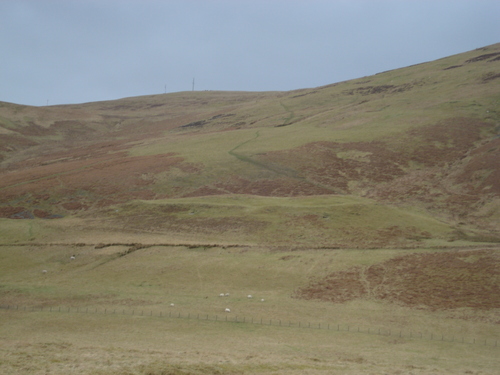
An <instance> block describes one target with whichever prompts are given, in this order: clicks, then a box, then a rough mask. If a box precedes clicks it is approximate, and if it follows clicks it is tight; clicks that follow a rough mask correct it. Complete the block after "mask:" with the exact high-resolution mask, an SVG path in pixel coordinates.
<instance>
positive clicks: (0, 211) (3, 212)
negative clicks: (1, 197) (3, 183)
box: [0, 207, 25, 218]
mask: <svg viewBox="0 0 500 375" xmlns="http://www.w3.org/2000/svg"><path fill="white" fill-rule="evenodd" d="M23 211H25V208H24V207H0V217H3V218H9V217H11V216H12V215H15V214H18V213H20V212H23Z"/></svg>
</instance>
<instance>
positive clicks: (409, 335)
mask: <svg viewBox="0 0 500 375" xmlns="http://www.w3.org/2000/svg"><path fill="white" fill-rule="evenodd" d="M0 309H4V310H14V311H26V312H60V313H76V314H104V315H128V316H149V317H160V318H175V319H197V320H208V321H216V322H227V323H240V324H259V325H268V326H275V327H294V328H304V329H322V330H330V331H337V332H351V333H364V334H373V335H380V336H391V337H399V338H406V339H422V340H432V341H443V342H454V343H463V344H476V345H486V346H494V347H498V339H476V338H473V339H465V337H464V336H457V335H445V334H442V333H439V334H435V333H426V334H423V333H422V332H413V331H403V330H401V329H395V330H392V329H386V328H375V329H373V328H362V327H360V326H352V325H348V324H332V323H312V322H306V323H304V322H300V321H299V322H292V321H290V320H287V321H285V320H281V319H264V318H258V319H254V318H253V317H250V318H248V317H245V316H243V317H238V316H237V315H234V316H232V315H230V314H227V313H226V314H223V315H210V314H191V313H181V312H172V311H169V312H164V311H159V312H158V311H156V312H153V310H149V311H147V310H144V309H133V310H126V309H116V308H113V309H108V308H104V309H103V308H101V309H99V308H88V307H85V308H80V307H62V306H59V307H45V308H44V307H35V306H31V307H29V306H17V305H0Z"/></svg>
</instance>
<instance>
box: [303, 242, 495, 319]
mask: <svg viewBox="0 0 500 375" xmlns="http://www.w3.org/2000/svg"><path fill="white" fill-rule="evenodd" d="M294 296H295V297H296V298H303V299H319V300H323V301H330V302H334V303H343V302H347V301H351V300H354V299H357V298H368V299H379V300H385V301H389V302H394V303H398V304H402V305H406V306H409V307H414V308H428V309H431V310H445V309H454V308H462V307H470V308H475V309H480V310H489V309H494V308H500V254H499V253H498V251H495V250H467V251H446V252H439V253H414V254H410V255H406V256H401V257H396V258H393V259H390V260H387V261H385V262H383V263H379V264H375V265H372V266H369V267H354V268H351V269H348V270H346V271H339V272H335V273H332V274H330V275H328V276H327V277H325V278H324V279H322V280H317V281H314V282H311V284H310V285H309V286H306V287H304V288H301V289H299V290H297V291H296V293H295V295H294Z"/></svg>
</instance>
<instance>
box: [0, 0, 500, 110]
mask: <svg viewBox="0 0 500 375" xmlns="http://www.w3.org/2000/svg"><path fill="white" fill-rule="evenodd" d="M498 42H500V1H499V0H163V1H161V0H0V101H7V102H13V103H18V104H29V105H38V106H42V105H46V104H47V102H48V103H49V105H51V104H66V103H83V102H91V101H100V100H109V99H119V98H123V97H129V96H139V95H150V94H161V93H164V92H165V87H166V91H167V92H177V91H189V90H191V89H192V80H193V78H195V90H238V91H268V90H293V89H299V88H307V87H316V86H322V85H327V84H330V83H334V82H339V81H344V80H348V79H353V78H358V77H363V76H366V75H371V74H375V73H378V72H381V71H385V70H389V69H394V68H400V67H404V66H408V65H412V64H417V63H421V62H425V61H431V60H435V59H438V58H441V57H445V56H448V55H452V54H456V53H461V52H466V51H469V50H472V49H475V48H479V47H484V46H486V45H490V44H494V43H498Z"/></svg>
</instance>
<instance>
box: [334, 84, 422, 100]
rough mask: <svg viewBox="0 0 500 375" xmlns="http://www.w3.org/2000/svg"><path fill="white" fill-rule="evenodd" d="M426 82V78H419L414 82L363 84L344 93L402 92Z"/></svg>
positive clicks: (364, 94) (363, 94)
mask: <svg viewBox="0 0 500 375" xmlns="http://www.w3.org/2000/svg"><path fill="white" fill-rule="evenodd" d="M424 84H425V81H424V80H418V81H414V82H408V83H403V84H401V85H397V86H395V85H379V86H363V87H359V88H356V89H352V90H345V91H344V92H343V93H344V94H345V95H362V96H366V95H372V94H382V93H389V94H393V93H401V92H405V91H409V90H411V89H413V88H414V87H416V86H423V85H424Z"/></svg>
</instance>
